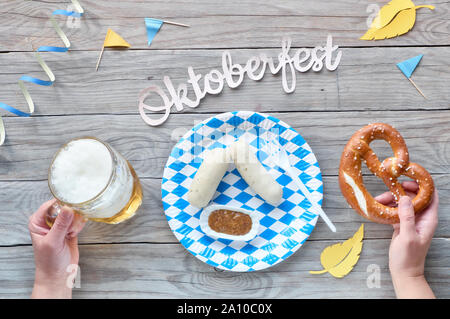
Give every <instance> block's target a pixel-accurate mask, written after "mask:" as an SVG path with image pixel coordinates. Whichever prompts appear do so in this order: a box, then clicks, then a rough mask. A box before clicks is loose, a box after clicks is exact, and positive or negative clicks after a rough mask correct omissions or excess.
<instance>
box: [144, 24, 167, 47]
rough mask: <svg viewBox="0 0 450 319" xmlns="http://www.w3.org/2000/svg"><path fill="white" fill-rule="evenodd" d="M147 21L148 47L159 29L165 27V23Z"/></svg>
mask: <svg viewBox="0 0 450 319" xmlns="http://www.w3.org/2000/svg"><path fill="white" fill-rule="evenodd" d="M144 19H145V27H146V28H147V38H148V45H150V44H151V43H152V41H153V38H154V37H155V35H156V34H157V33H158V31H159V29H161V26H162V25H163V23H164V21H162V20H158V19H153V18H144Z"/></svg>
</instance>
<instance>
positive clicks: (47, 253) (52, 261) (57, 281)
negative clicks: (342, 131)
mask: <svg viewBox="0 0 450 319" xmlns="http://www.w3.org/2000/svg"><path fill="white" fill-rule="evenodd" d="M54 203H55V200H50V201H48V202H45V203H44V204H42V205H41V207H39V209H38V210H37V211H36V212H35V213H34V214H33V215H32V216H31V217H30V220H29V224H28V228H29V231H30V235H31V240H32V243H33V249H34V261H35V265H36V273H35V282H34V288H33V293H32V295H31V296H32V298H70V297H71V296H72V289H71V287H72V285H71V282H70V281H69V278H70V277H69V276H71V275H72V276H73V273H72V272H71V271H73V270H72V269H68V267H69V265H78V258H79V252H78V237H77V236H78V233H79V232H80V231H81V230H82V228H83V226H84V224H85V220H84V219H83V218H82V217H81V216H79V215H78V214H74V212H73V211H72V210H71V209H69V208H67V207H63V208H62V209H61V213H60V214H59V215H58V217H57V218H56V221H55V223H54V224H53V227H52V228H51V229H50V228H49V227H48V226H47V224H46V222H45V216H46V214H47V211H48V209H49V208H50V207H51V206H52V205H53V204H54ZM75 269H76V268H75Z"/></svg>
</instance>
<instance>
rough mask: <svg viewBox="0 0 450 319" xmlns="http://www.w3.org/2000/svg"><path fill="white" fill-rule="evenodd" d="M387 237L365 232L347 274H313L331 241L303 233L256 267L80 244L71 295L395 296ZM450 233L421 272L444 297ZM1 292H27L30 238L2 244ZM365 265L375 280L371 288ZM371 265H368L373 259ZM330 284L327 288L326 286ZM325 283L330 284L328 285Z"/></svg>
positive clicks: (179, 250) (171, 248) (175, 250)
mask: <svg viewBox="0 0 450 319" xmlns="http://www.w3.org/2000/svg"><path fill="white" fill-rule="evenodd" d="M389 242H390V241H389V240H387V239H373V240H364V247H363V250H362V252H361V257H360V260H359V262H358V263H357V264H356V266H355V268H354V270H353V271H352V272H351V273H350V274H349V275H348V276H346V277H345V278H344V279H335V278H333V277H331V276H330V275H329V274H324V275H320V276H318V275H310V274H309V271H310V270H318V269H321V267H320V262H319V259H320V252H321V251H322V250H323V249H324V248H325V247H327V246H329V245H331V244H333V243H334V241H308V242H306V244H305V247H304V248H302V249H300V250H299V251H298V252H296V253H295V254H294V255H293V256H291V257H290V258H288V259H287V260H286V261H284V262H283V263H280V264H278V265H276V266H274V267H272V268H269V269H267V270H264V271H260V272H254V273H232V272H217V271H215V270H214V268H212V267H210V266H208V265H206V264H205V263H203V262H201V261H199V260H197V259H196V258H195V257H193V256H192V255H191V254H190V253H188V252H187V251H186V250H185V249H184V248H183V247H182V246H181V245H179V244H165V245H155V244H121V245H81V247H80V267H81V288H79V289H74V297H75V298H217V296H220V297H221V298H393V297H395V294H394V291H393V287H392V283H391V279H390V275H389V270H388V257H387V255H388V253H387V252H388V247H389ZM449 248H450V242H449V240H448V239H434V240H433V242H432V244H431V247H430V251H429V254H428V259H427V263H426V277H427V280H428V282H429V283H430V285H431V287H432V289H433V291H434V292H435V294H436V295H437V296H438V297H439V298H449V297H450V292H449V290H448V285H449V284H450V280H449V276H448V267H446V265H448V263H449V262H450V260H449V256H448V254H446V251H448V250H449ZM0 264H1V265H2V267H0V286H1V287H2V289H0V298H7V297H8V298H11V297H15V298H27V297H28V296H29V295H30V293H31V287H32V285H33V276H34V266H33V252H32V248H31V247H30V246H26V247H23V246H22V247H4V248H2V249H0ZM369 265H375V267H379V270H380V288H368V287H367V278H368V276H369V275H370V274H372V273H371V272H367V268H368V266H369ZM372 267H373V266H372ZM330 285H332V287H333V288H332V289H330ZM325 287H328V288H325Z"/></svg>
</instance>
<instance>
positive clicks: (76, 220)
mask: <svg viewBox="0 0 450 319" xmlns="http://www.w3.org/2000/svg"><path fill="white" fill-rule="evenodd" d="M86 221H87V219H86V218H85V217H83V216H81V215H80V214H75V215H74V217H73V221H72V226H71V227H70V229H69V234H68V237H69V238H73V237H77V236H78V234H79V233H80V232H81V231H82V230H83V227H84V225H86Z"/></svg>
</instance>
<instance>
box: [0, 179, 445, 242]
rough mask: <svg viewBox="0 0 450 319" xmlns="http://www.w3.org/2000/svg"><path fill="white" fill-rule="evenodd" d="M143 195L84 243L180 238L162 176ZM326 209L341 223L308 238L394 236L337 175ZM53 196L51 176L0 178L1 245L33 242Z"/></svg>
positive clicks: (374, 185)
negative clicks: (363, 212) (136, 206)
mask: <svg viewBox="0 0 450 319" xmlns="http://www.w3.org/2000/svg"><path fill="white" fill-rule="evenodd" d="M434 181H435V183H436V186H437V188H438V189H439V194H440V197H439V203H440V214H439V226H438V228H437V230H436V233H435V237H436V238H440V237H448V234H449V233H450V229H449V225H450V220H449V219H450V216H449V215H448V214H447V213H446V212H448V211H450V197H449V194H450V193H449V189H450V175H448V174H446V175H437V176H434ZM141 182H142V186H143V191H144V200H143V205H142V207H141V208H140V210H139V212H138V214H137V215H136V216H135V217H134V218H133V219H131V220H129V221H127V222H124V223H122V224H119V225H107V224H102V223H94V222H89V223H88V224H87V225H86V227H85V228H84V230H83V232H82V233H81V234H80V237H79V241H80V243H83V244H88V243H89V244H103V243H164V244H165V243H177V242H178V240H177V239H176V238H175V236H174V235H173V233H172V231H171V230H170V228H169V226H168V223H167V220H166V217H165V215H164V211H163V207H162V202H161V195H160V194H161V180H160V179H143V180H141ZM365 183H366V186H367V189H368V190H369V191H370V192H371V193H372V194H374V195H377V194H380V193H382V192H384V191H385V189H386V188H385V187H384V186H383V185H382V184H381V182H380V181H377V180H376V178H375V177H372V176H367V177H365ZM324 189H325V200H324V206H323V208H324V210H325V211H326V213H327V214H328V216H329V217H330V218H331V219H332V221H333V223H334V224H335V225H336V227H337V230H338V231H337V232H336V233H332V232H330V231H329V229H328V227H327V226H326V225H325V224H324V222H323V221H322V220H321V219H319V221H318V224H317V226H316V228H315V229H314V231H313V233H312V235H311V237H310V239H309V240H313V241H315V240H345V239H347V238H350V237H351V236H352V235H353V233H354V232H355V231H356V230H357V229H358V227H359V226H360V225H361V223H365V224H366V225H365V238H369V239H379V238H384V239H389V238H391V237H392V227H391V226H390V225H381V224H375V223H371V222H369V221H367V220H366V219H364V218H362V217H361V216H359V215H358V214H356V212H354V211H353V209H351V208H349V206H348V204H347V202H346V201H345V199H344V198H343V197H342V195H341V191H340V190H339V185H338V181H337V176H326V177H324ZM50 198H51V195H50V192H49V190H48V186H47V182H46V181H34V182H31V181H30V182H0V202H1V203H2V206H1V208H0V215H1V216H2V218H1V219H0V233H1V234H2V236H0V246H13V245H29V244H31V241H30V236H29V234H28V228H27V226H28V217H29V216H30V215H31V214H32V213H33V212H34V211H35V210H36V209H37V208H38V207H39V206H40V205H41V204H42V203H43V202H44V201H47V200H49V199H50Z"/></svg>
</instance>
